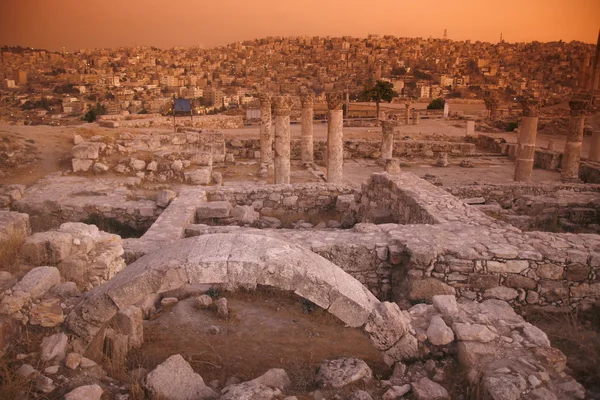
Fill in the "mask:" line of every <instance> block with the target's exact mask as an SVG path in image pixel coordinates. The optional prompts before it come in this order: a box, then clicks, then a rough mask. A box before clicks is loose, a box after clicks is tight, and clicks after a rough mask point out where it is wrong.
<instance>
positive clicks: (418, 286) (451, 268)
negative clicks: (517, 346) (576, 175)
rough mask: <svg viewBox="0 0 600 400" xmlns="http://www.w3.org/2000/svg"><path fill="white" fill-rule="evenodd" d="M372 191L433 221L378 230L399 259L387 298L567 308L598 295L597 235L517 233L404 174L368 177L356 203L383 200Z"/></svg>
mask: <svg viewBox="0 0 600 400" xmlns="http://www.w3.org/2000/svg"><path fill="white" fill-rule="evenodd" d="M415 187H419V188H420V190H415V189H414V188H415ZM379 188H387V189H388V191H389V193H387V195H388V196H390V197H392V196H394V197H397V198H407V197H410V198H412V202H413V204H414V205H415V206H412V207H411V209H416V210H417V211H418V213H419V214H420V215H421V216H426V215H428V217H427V218H425V219H424V220H423V222H426V223H431V222H433V224H432V225H410V226H408V225H405V226H401V225H393V227H390V225H389V224H386V225H383V226H382V229H386V230H388V233H389V234H390V238H389V242H388V243H389V245H396V246H398V247H399V248H403V249H404V251H405V254H406V256H407V263H406V264H405V266H406V268H407V270H406V271H403V270H401V269H400V270H394V271H393V272H392V282H393V283H394V284H393V290H394V291H395V293H394V297H395V299H402V298H404V299H406V298H408V299H410V300H412V301H416V300H424V299H425V300H426V299H427V298H428V297H430V296H431V294H432V293H433V294H444V293H455V292H456V293H457V294H458V295H459V296H464V297H467V298H469V299H485V298H495V299H500V300H505V301H509V302H511V303H513V304H551V305H573V304H578V303H582V302H591V301H595V299H597V298H599V297H600V236H598V235H573V234H558V233H547V232H528V233H523V232H521V231H520V230H519V229H516V228H514V227H512V226H510V225H508V224H506V223H503V222H501V221H496V220H494V219H492V218H490V217H487V216H485V215H484V214H483V213H482V212H480V211H478V210H475V209H474V208H473V207H471V206H467V205H464V204H463V203H461V202H460V201H458V200H457V199H455V200H456V202H455V201H450V198H453V196H450V198H448V197H447V196H446V194H445V192H443V191H441V190H440V189H438V188H436V187H435V186H433V185H431V184H429V183H426V182H424V181H422V180H420V179H419V178H417V177H415V176H414V175H412V174H408V173H403V174H401V175H399V176H391V175H387V174H374V175H373V176H372V178H371V180H370V181H369V183H368V184H367V185H366V186H365V189H364V190H363V198H364V197H365V196H366V197H367V199H369V201H371V200H370V199H375V202H376V201H377V199H380V198H383V197H384V196H385V195H386V191H385V190H383V189H379ZM456 203H460V204H462V206H460V205H458V204H456ZM361 207H362V205H361ZM414 222H416V221H414ZM431 278H436V280H434V281H432V280H431Z"/></svg>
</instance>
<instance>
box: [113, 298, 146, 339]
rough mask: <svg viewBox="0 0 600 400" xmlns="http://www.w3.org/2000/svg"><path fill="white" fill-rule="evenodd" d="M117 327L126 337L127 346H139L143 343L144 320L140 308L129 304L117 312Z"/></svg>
mask: <svg viewBox="0 0 600 400" xmlns="http://www.w3.org/2000/svg"><path fill="white" fill-rule="evenodd" d="M117 328H118V330H119V331H120V332H121V333H122V334H124V335H127V337H128V343H129V348H137V347H140V346H141V345H142V344H143V343H144V321H143V315H142V310H141V309H140V308H138V307H136V306H129V307H127V308H124V309H122V310H120V311H119V312H118V313H117Z"/></svg>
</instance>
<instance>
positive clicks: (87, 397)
mask: <svg viewBox="0 0 600 400" xmlns="http://www.w3.org/2000/svg"><path fill="white" fill-rule="evenodd" d="M103 393H104V391H103V390H102V388H101V387H100V386H99V385H97V384H93V385H85V386H79V387H78V388H77V389H73V390H71V391H70V392H69V393H67V394H65V400H100V398H101V397H102V394H103Z"/></svg>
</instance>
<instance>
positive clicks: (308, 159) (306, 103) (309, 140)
mask: <svg viewBox="0 0 600 400" xmlns="http://www.w3.org/2000/svg"><path fill="white" fill-rule="evenodd" d="M300 102H301V103H302V137H301V139H300V159H301V160H302V162H303V163H312V162H314V161H315V158H314V147H313V119H314V118H313V117H314V111H313V104H314V97H313V95H312V94H303V95H302V96H301V97H300Z"/></svg>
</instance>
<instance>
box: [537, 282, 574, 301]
mask: <svg viewBox="0 0 600 400" xmlns="http://www.w3.org/2000/svg"><path fill="white" fill-rule="evenodd" d="M540 294H541V295H542V296H544V297H545V298H546V300H548V301H557V300H565V299H567V298H568V297H569V284H568V283H567V282H555V281H548V280H541V281H540Z"/></svg>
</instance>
